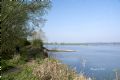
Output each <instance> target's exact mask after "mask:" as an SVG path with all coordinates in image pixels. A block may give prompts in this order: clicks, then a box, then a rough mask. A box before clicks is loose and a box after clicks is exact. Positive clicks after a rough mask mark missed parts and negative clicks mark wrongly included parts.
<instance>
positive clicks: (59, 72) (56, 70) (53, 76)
mask: <svg viewBox="0 0 120 80" xmlns="http://www.w3.org/2000/svg"><path fill="white" fill-rule="evenodd" d="M33 74H34V75H35V76H36V77H38V79H39V80H86V78H85V77H84V76H83V75H80V76H78V75H77V74H76V72H75V71H74V70H70V69H69V68H68V67H67V66H66V65H63V64H61V63H59V62H58V61H56V60H54V59H45V60H44V61H43V63H42V64H40V65H38V66H37V67H35V68H34V70H33Z"/></svg>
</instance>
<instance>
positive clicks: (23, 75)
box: [1, 65, 38, 80]
mask: <svg viewBox="0 0 120 80" xmlns="http://www.w3.org/2000/svg"><path fill="white" fill-rule="evenodd" d="M21 68H22V69H21V71H18V72H11V73H8V74H6V75H3V76H2V78H1V80H38V79H37V78H36V77H35V76H34V75H33V74H32V70H33V69H32V67H31V66H27V65H24V66H22V67H21Z"/></svg>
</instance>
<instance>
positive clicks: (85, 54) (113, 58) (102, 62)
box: [46, 45, 120, 80]
mask: <svg viewBox="0 0 120 80" xmlns="http://www.w3.org/2000/svg"><path fill="white" fill-rule="evenodd" d="M46 47H47V48H49V49H53V48H57V49H64V50H66V49H67V50H76V51H77V52H52V53H51V52H50V53H49V55H50V56H51V57H54V58H56V59H58V60H60V61H61V62H62V63H64V64H67V65H68V66H69V67H70V68H73V69H76V71H77V73H84V75H86V76H89V77H92V78H95V80H115V76H116V75H115V70H116V69H117V73H118V76H119V69H120V45H87V46H86V45H46Z"/></svg>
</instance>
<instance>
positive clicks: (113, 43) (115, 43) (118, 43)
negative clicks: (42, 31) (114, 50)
mask: <svg viewBox="0 0 120 80" xmlns="http://www.w3.org/2000/svg"><path fill="white" fill-rule="evenodd" d="M44 44H45V45H120V42H112V43H102V42H101V43H44Z"/></svg>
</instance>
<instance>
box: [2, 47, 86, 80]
mask: <svg viewBox="0 0 120 80" xmlns="http://www.w3.org/2000/svg"><path fill="white" fill-rule="evenodd" d="M1 63H2V66H3V67H2V77H1V80H87V78H86V77H85V76H84V75H77V73H76V72H75V71H74V70H71V69H69V68H68V67H67V66H66V65H64V64H61V63H60V62H59V61H58V60H55V59H51V58H45V57H44V55H43V52H41V51H40V49H36V48H35V49H34V48H32V49H31V50H28V51H27V50H26V49H23V51H22V52H21V55H15V56H14V57H13V59H10V60H2V62H1Z"/></svg>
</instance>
